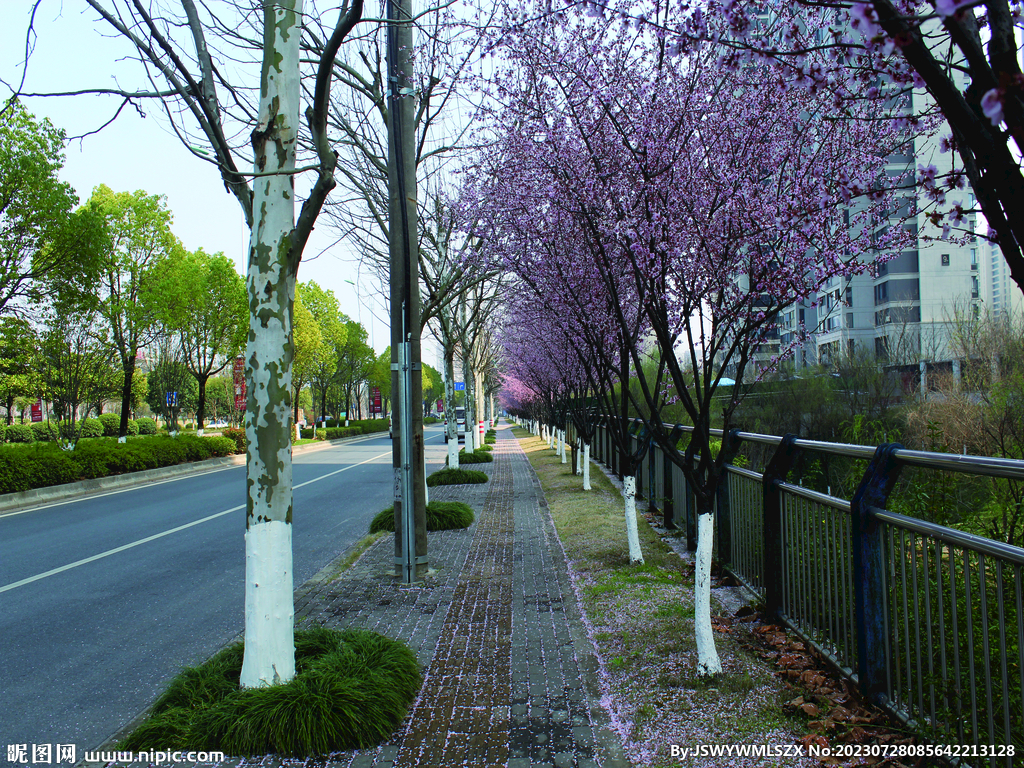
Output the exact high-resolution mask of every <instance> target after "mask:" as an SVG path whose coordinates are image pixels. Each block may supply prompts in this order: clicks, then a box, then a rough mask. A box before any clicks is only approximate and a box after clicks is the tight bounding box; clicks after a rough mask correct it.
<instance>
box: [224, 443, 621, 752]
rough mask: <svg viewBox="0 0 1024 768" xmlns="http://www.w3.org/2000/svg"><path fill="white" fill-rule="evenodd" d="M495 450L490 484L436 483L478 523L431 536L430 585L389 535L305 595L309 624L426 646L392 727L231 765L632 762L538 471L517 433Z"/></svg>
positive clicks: (301, 607)
mask: <svg viewBox="0 0 1024 768" xmlns="http://www.w3.org/2000/svg"><path fill="white" fill-rule="evenodd" d="M494 455H495V461H494V462H493V463H491V464H478V465H474V469H477V468H482V469H484V471H486V472H487V473H488V474H489V475H490V482H488V483H487V484H483V485H462V486H444V487H437V488H431V489H430V498H431V500H459V501H464V502H466V503H468V504H470V505H471V506H472V507H473V510H474V512H475V513H476V516H477V521H476V522H475V523H474V524H473V525H472V526H470V528H469V529H467V530H464V531H443V532H438V533H431V534H429V536H430V539H429V545H428V552H429V567H430V569H431V573H430V574H429V575H428V576H427V578H425V579H424V580H423V581H422V582H420V583H419V584H416V585H404V584H401V583H398V582H396V580H395V579H394V577H393V575H392V574H393V571H394V565H393V558H394V540H393V538H392V537H384V538H383V539H381V540H380V541H378V542H377V543H376V544H375V545H374V546H373V547H372V548H371V549H369V550H368V551H367V552H366V553H365V554H364V555H363V557H362V558H361V559H360V560H359V561H358V562H357V563H356V564H355V565H354V566H353V567H352V568H350V569H348V570H347V571H345V572H344V573H342V574H341V575H340V577H338V578H337V579H334V580H328V579H327V578H321V579H319V580H318V579H315V578H314V580H312V581H311V582H308V583H307V584H305V585H303V587H302V588H300V589H299V590H298V592H297V593H296V617H297V621H298V622H299V623H300V624H304V625H310V624H322V625H325V626H330V627H338V628H344V627H354V626H358V627H365V628H368V629H372V630H374V631H376V632H380V633H381V634H384V635H387V636H389V637H395V638H398V639H401V640H403V641H404V642H406V643H407V644H408V645H409V646H410V647H411V648H412V649H413V651H414V652H415V653H416V655H417V657H418V658H419V660H420V663H421V664H422V665H423V667H424V677H425V682H424V685H423V689H422V690H421V692H420V695H419V698H418V699H417V700H416V702H415V704H414V705H413V708H412V711H411V712H410V714H409V716H408V717H407V718H406V721H405V723H404V724H403V725H402V726H401V727H400V728H399V729H398V731H397V732H396V733H395V735H394V736H393V737H392V738H391V739H390V740H389V741H387V742H385V743H384V744H382V745H381V746H379V747H376V748H374V749H371V750H362V751H355V752H346V753H341V754H335V755H332V756H331V757H330V759H329V760H328V761H326V762H325V761H323V760H309V761H299V760H288V759H282V758H278V757H276V756H267V757H264V758H260V759H244V760H243V759H238V758H235V759H230V760H228V761H225V762H224V763H222V766H224V767H225V768H228V767H229V766H250V765H261V766H268V768H269V767H272V766H297V765H302V764H304V763H305V764H306V765H308V766H309V768H314V767H315V768H321V767H324V766H330V767H331V768H370V767H371V766H373V767H374V768H391V767H392V766H395V767H400V768H405V767H406V766H423V767H424V768H448V766H472V767H473V768H482V767H484V766H488V767H489V766H501V768H506V767H507V768H527V766H539V767H541V768H543V767H544V766H557V767H558V768H568V767H569V766H574V767H578V768H591V767H592V766H604V767H605V768H620V767H624V766H628V763H627V762H626V760H625V759H624V758H623V756H622V748H621V743H620V741H619V740H618V738H617V737H616V736H615V735H614V734H613V733H612V732H611V731H610V730H609V729H608V727H607V721H608V716H607V712H606V711H605V710H604V709H603V708H601V707H600V705H599V703H598V702H599V693H598V691H597V684H596V667H597V664H596V659H595V658H594V650H593V645H592V644H591V643H590V641H589V640H588V639H587V637H586V635H585V632H584V629H583V622H582V619H581V617H580V612H579V608H578V606H577V604H576V600H575V596H574V593H573V591H572V587H571V585H570V582H569V575H568V568H567V565H566V562H565V556H564V554H563V551H562V548H561V545H560V544H559V542H558V539H557V536H556V534H555V531H554V526H553V524H552V522H551V516H550V514H549V513H548V511H547V506H546V503H545V502H544V498H543V493H542V491H541V489H540V485H539V483H538V481H537V478H536V475H535V474H534V473H533V470H532V468H531V467H530V464H529V461H528V460H527V458H526V455H525V454H524V453H523V451H522V449H521V448H520V447H519V443H518V442H517V441H516V440H515V438H514V437H513V436H512V434H511V430H510V429H506V428H499V429H498V440H497V443H496V445H495V450H494ZM330 572H331V569H330V567H328V568H325V569H324V570H323V571H322V573H324V574H329V573H330Z"/></svg>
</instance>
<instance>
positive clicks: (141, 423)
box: [82, 418, 157, 437]
mask: <svg viewBox="0 0 1024 768" xmlns="http://www.w3.org/2000/svg"><path fill="white" fill-rule="evenodd" d="M135 423H136V424H137V425H138V427H139V434H140V435H155V434H156V433H157V428H156V420H155V419H150V418H142V419H136V420H135ZM86 436H87V435H82V437H86ZM88 437H99V435H88Z"/></svg>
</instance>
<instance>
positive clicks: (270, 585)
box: [239, 520, 295, 688]
mask: <svg viewBox="0 0 1024 768" xmlns="http://www.w3.org/2000/svg"><path fill="white" fill-rule="evenodd" d="M245 579H246V585H245V586H246V590H245V656H244V658H243V661H242V674H241V676H240V679H239V684H240V685H241V686H242V687H243V688H258V687H260V686H265V685H277V684H279V683H287V682H288V681H289V680H291V679H292V678H293V677H295V629H294V628H295V607H294V603H293V601H292V594H293V589H294V586H293V584H292V526H291V523H285V522H282V521H280V520H271V521H269V522H265V523H256V524H254V525H252V526H251V527H250V528H249V530H248V531H246V532H245Z"/></svg>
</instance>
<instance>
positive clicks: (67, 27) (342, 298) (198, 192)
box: [0, 0, 433, 364]
mask: <svg viewBox="0 0 1024 768" xmlns="http://www.w3.org/2000/svg"><path fill="white" fill-rule="evenodd" d="M84 5H85V4H84V3H79V2H77V1H76V0H47V1H46V2H44V3H42V6H41V8H40V10H39V13H38V14H37V16H36V30H37V33H38V39H37V42H36V48H35V51H34V53H33V54H32V57H31V59H30V62H29V68H28V76H27V79H26V82H25V87H24V89H23V90H24V91H25V92H29V93H31V92H52V91H67V90H76V89H82V88H87V87H92V88H95V87H110V86H112V85H113V84H114V78H116V77H117V74H118V72H121V73H123V74H122V77H123V78H124V80H125V84H126V85H127V84H128V83H132V84H134V83H135V82H136V81H137V80H136V78H137V75H136V74H135V73H136V72H137V69H135V66H137V65H135V66H133V63H132V62H125V61H119V59H120V58H121V57H123V56H125V55H126V54H127V53H128V51H129V48H128V46H127V44H126V43H124V42H123V41H121V40H120V39H117V38H114V37H111V36H110V34H109V33H107V32H106V30H105V29H104V27H103V26H102V25H105V24H106V23H105V22H100V21H97V20H96V19H97V16H96V14H95V13H94V12H93V11H92V10H91V9H85V10H83V7H84ZM4 7H5V11H6V13H5V19H4V21H5V23H4V24H3V25H0V78H2V79H3V80H4V81H5V82H6V83H8V84H11V85H14V86H17V84H18V81H19V79H20V77H21V72H22V69H23V68H22V62H23V61H24V51H25V32H26V29H27V27H28V21H29V15H28V13H29V9H30V7H31V4H30V3H29V2H27V0H13V2H11V1H10V0H8V2H5V6H4ZM19 9H20V11H19ZM101 33H102V34H101ZM129 71H130V72H132V73H133V76H132V77H128V76H127V74H126V73H127V72H129ZM2 90H3V94H2V98H6V97H7V96H9V95H10V91H9V89H7V88H3V89H2ZM24 103H25V104H26V106H27V108H28V109H29V111H30V112H32V113H33V114H35V115H36V116H37V117H44V116H45V117H48V118H50V120H51V121H52V122H53V123H54V125H56V126H57V127H58V128H63V129H64V130H65V131H66V132H67V134H68V136H69V137H70V136H76V135H81V134H84V133H87V132H91V131H95V130H96V129H97V128H99V127H100V126H101V125H103V123H105V122H106V121H107V120H108V119H109V118H110V117H111V116H112V115H113V114H114V112H115V111H116V108H117V105H118V104H119V103H120V99H119V98H117V97H113V96H109V97H107V96H74V97H62V98H32V99H25V100H24ZM146 112H147V114H146V116H145V117H143V116H141V115H139V114H138V113H137V112H136V111H134V110H131V109H130V108H129V109H125V110H124V111H123V112H122V113H121V115H120V116H119V117H118V118H117V120H116V121H115V122H114V124H112V125H110V126H108V127H106V128H104V129H103V130H102V131H101V132H100V133H99V134H98V135H93V136H88V137H86V138H84V139H82V140H81V141H73V142H72V143H71V144H70V146H69V147H68V149H67V160H66V163H65V166H64V171H63V173H62V174H61V175H62V177H63V178H64V180H66V181H68V182H69V183H70V184H71V185H72V186H73V187H74V188H75V190H76V191H77V193H78V196H79V198H80V199H81V200H82V201H83V202H84V201H85V200H86V199H88V197H89V195H90V194H91V193H92V190H93V189H94V188H95V187H97V186H98V185H100V184H106V185H107V186H109V187H110V188H112V189H113V190H115V191H119V192H120V191H135V190H140V189H141V190H145V191H146V192H148V193H150V194H160V195H165V196H166V197H167V205H168V208H169V209H170V210H171V211H172V212H173V214H174V223H173V225H172V229H173V231H174V233H175V234H176V235H177V236H178V238H180V239H181V241H182V242H183V243H184V244H185V246H186V247H187V248H189V249H190V250H195V249H197V248H200V247H201V248H203V249H204V250H206V251H208V252H217V251H223V252H224V253H225V254H226V255H227V256H228V257H229V258H231V259H232V260H233V261H234V262H235V264H236V266H237V268H238V270H239V272H240V273H242V274H243V275H244V274H245V263H244V254H245V252H246V248H247V243H248V230H247V228H246V226H245V222H244V220H243V218H242V212H241V208H240V207H239V205H238V203H237V202H236V201H235V198H234V197H233V196H231V195H230V194H228V193H227V192H226V191H225V189H224V185H223V184H222V183H221V181H220V177H219V175H218V173H217V172H216V170H215V169H214V168H213V166H211V165H210V164H208V163H205V162H203V161H201V160H198V159H196V158H195V157H193V156H192V154H191V153H190V152H188V151H187V150H186V149H185V148H184V147H183V146H182V144H181V143H180V142H179V141H178V139H177V137H176V136H174V135H173V134H172V133H171V131H170V129H169V127H168V124H167V120H166V118H165V117H164V116H163V115H161V114H159V111H158V109H157V105H156V104H155V103H154V104H151V105H148V108H147V110H146ZM299 280H300V281H302V282H305V281H308V280H315V281H316V282H317V283H319V284H320V285H321V286H323V287H324V288H327V289H330V290H332V291H334V294H335V296H337V297H338V300H339V302H340V303H341V309H342V311H343V312H345V313H346V314H347V315H348V316H349V317H351V318H352V319H354V320H359V321H360V322H362V324H363V326H364V327H365V328H366V329H367V332H368V333H369V334H370V335H371V338H370V339H369V340H370V341H372V343H373V346H374V348H375V349H376V350H377V351H378V352H380V351H382V350H384V349H385V348H386V347H387V346H388V344H389V343H390V339H389V331H388V327H389V326H388V322H387V309H386V307H385V305H384V303H383V300H382V298H381V295H380V289H379V287H378V286H377V285H376V284H375V283H374V281H373V278H372V276H371V274H370V273H369V272H367V270H360V269H359V265H358V264H357V263H356V261H355V260H354V259H353V258H352V255H351V253H349V252H348V251H347V250H345V249H344V247H343V246H341V247H339V246H335V245H334V244H333V238H331V237H330V234H329V232H328V228H327V227H325V226H324V225H323V224H321V225H320V226H319V228H318V229H317V230H316V231H314V234H313V237H312V239H311V241H310V243H309V245H308V246H307V248H306V253H305V256H304V258H303V264H302V266H301V267H300V268H299ZM348 281H351V282H348ZM352 283H358V291H357V289H356V286H355V285H353V284H352ZM374 316H376V319H375V317H374ZM424 341H425V342H426V338H425V339H424ZM424 354H425V356H426V354H427V352H426V350H424ZM427 362H430V363H431V364H433V361H432V360H431V359H430V357H427Z"/></svg>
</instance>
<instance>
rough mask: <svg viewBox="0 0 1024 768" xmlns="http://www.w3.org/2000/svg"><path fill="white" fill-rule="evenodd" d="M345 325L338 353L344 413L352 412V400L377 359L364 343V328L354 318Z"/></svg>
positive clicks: (356, 395) (338, 377)
mask: <svg viewBox="0 0 1024 768" xmlns="http://www.w3.org/2000/svg"><path fill="white" fill-rule="evenodd" d="M345 327H346V328H347V336H346V339H345V343H344V344H343V345H342V346H341V348H340V350H339V355H338V374H337V379H338V384H339V385H340V386H341V390H342V392H343V398H344V402H345V413H346V414H351V413H352V401H353V399H358V393H359V388H360V386H362V384H363V383H364V382H365V381H366V380H367V379H368V378H369V376H370V371H371V369H372V367H373V365H374V363H375V362H376V361H377V356H376V355H375V354H374V353H373V349H372V348H371V347H370V345H369V344H367V343H366V329H365V328H363V326H362V325H360V324H359V323H358V322H356V321H355V320H349V321H348V322H347V323H346V324H345Z"/></svg>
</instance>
